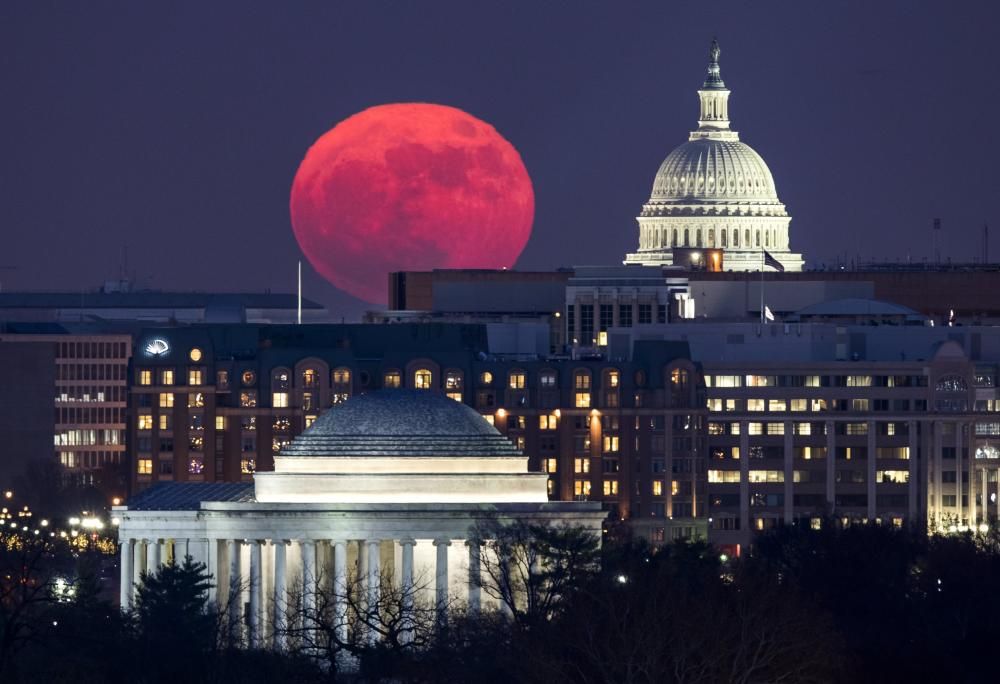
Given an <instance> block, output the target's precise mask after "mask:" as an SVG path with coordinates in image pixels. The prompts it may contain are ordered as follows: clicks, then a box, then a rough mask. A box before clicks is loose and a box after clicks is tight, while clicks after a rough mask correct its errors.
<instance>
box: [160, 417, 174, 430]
mask: <svg viewBox="0 0 1000 684" xmlns="http://www.w3.org/2000/svg"><path fill="white" fill-rule="evenodd" d="M159 418H160V429H161V430H169V429H170V427H171V422H170V416H169V415H167V414H160V416H159Z"/></svg>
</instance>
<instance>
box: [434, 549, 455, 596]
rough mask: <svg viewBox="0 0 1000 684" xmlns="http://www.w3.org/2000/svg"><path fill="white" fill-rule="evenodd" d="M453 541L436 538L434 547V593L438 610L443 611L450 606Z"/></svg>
mask: <svg viewBox="0 0 1000 684" xmlns="http://www.w3.org/2000/svg"><path fill="white" fill-rule="evenodd" d="M449 546H451V541H450V540H448V539H435V540H434V547H435V549H437V563H436V567H435V571H434V595H435V605H436V606H437V609H438V612H439V613H443V612H444V611H445V610H447V608H448V547H449Z"/></svg>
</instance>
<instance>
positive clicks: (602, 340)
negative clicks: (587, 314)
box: [597, 330, 608, 347]
mask: <svg viewBox="0 0 1000 684" xmlns="http://www.w3.org/2000/svg"><path fill="white" fill-rule="evenodd" d="M597 346H599V347H607V346H608V331H607V330H602V331H600V332H599V333H597Z"/></svg>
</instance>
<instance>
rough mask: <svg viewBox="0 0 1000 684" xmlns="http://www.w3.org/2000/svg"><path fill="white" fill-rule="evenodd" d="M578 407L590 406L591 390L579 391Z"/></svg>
mask: <svg viewBox="0 0 1000 684" xmlns="http://www.w3.org/2000/svg"><path fill="white" fill-rule="evenodd" d="M576 407H577V408H589V407H590V392H577V393H576Z"/></svg>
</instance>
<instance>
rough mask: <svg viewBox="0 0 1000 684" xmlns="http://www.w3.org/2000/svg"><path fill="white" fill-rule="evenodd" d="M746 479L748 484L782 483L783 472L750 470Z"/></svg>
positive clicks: (783, 479)
mask: <svg viewBox="0 0 1000 684" xmlns="http://www.w3.org/2000/svg"><path fill="white" fill-rule="evenodd" d="M747 479H748V480H749V481H750V482H765V483H766V482H784V481H785V472H784V471H783V470H751V471H749V474H748V475H747Z"/></svg>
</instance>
